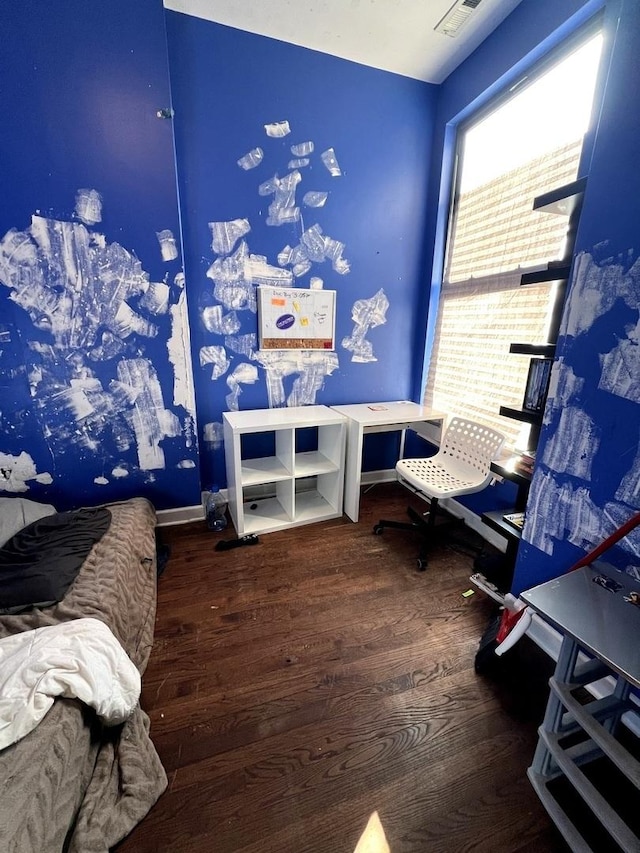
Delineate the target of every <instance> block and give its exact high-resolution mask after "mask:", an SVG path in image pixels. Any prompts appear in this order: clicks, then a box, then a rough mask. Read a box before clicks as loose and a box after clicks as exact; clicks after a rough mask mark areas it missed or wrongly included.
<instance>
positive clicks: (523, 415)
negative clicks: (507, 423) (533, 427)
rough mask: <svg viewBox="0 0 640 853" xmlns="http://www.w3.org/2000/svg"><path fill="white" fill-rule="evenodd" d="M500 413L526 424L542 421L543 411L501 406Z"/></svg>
mask: <svg viewBox="0 0 640 853" xmlns="http://www.w3.org/2000/svg"><path fill="white" fill-rule="evenodd" d="M500 414H501V415H502V416H503V417H505V418H513V420H514V421H522V422H523V423H525V424H541V423H542V412H530V411H529V410H528V409H512V408H511V407H510V406H500Z"/></svg>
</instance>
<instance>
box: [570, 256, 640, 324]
mask: <svg viewBox="0 0 640 853" xmlns="http://www.w3.org/2000/svg"><path fill="white" fill-rule="evenodd" d="M638 293H640V259H638V260H637V261H636V262H635V263H634V264H633V266H632V267H631V268H630V269H629V270H628V271H627V272H625V271H624V267H623V266H622V265H621V264H613V263H610V264H605V265H601V266H598V264H597V263H596V262H595V261H594V260H593V258H592V257H591V255H590V254H589V253H588V252H581V253H580V254H579V255H578V256H577V257H576V259H575V261H574V273H573V281H572V284H571V291H570V293H569V298H568V305H567V310H566V311H565V312H564V315H563V321H562V327H561V329H560V334H561V335H570V336H571V337H576V336H577V335H579V334H581V333H582V332H585V331H586V330H587V329H590V328H591V326H593V324H594V322H595V321H596V319H597V318H598V317H601V316H602V315H603V314H606V313H607V311H609V310H610V309H611V308H612V307H613V304H614V303H615V302H616V301H617V300H618V299H623V300H624V301H625V302H626V303H627V305H629V306H634V305H635V306H636V307H637V305H638Z"/></svg>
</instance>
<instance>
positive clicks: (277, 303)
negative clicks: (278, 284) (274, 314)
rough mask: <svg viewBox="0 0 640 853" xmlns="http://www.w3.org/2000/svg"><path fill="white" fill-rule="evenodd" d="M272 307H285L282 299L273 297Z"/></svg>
mask: <svg viewBox="0 0 640 853" xmlns="http://www.w3.org/2000/svg"><path fill="white" fill-rule="evenodd" d="M271 304H272V305H286V302H285V301H284V299H276V298H275V297H274V298H273V299H272V300H271Z"/></svg>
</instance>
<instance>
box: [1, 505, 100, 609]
mask: <svg viewBox="0 0 640 853" xmlns="http://www.w3.org/2000/svg"><path fill="white" fill-rule="evenodd" d="M110 524H111V513H110V512H109V510H108V509H106V508H105V507H88V508H84V509H79V510H76V511H74V512H59V513H55V514H54V515H47V516H45V517H44V518H40V519H38V520H37V521H34V522H32V523H31V524H29V525H27V527H25V528H23V529H22V530H20V531H19V532H18V533H16V534H15V536H13V537H12V538H11V539H9V541H8V542H7V543H6V544H5V545H4V547H2V548H0V613H18V612H20V611H21V610H24V609H26V608H29V607H32V606H39V607H44V606H46V605H49V604H53V603H55V602H57V601H61V600H62V598H63V597H64V595H65V593H66V592H67V590H68V589H69V587H70V586H71V584H72V583H73V581H74V580H75V578H76V575H77V574H78V572H79V571H80V568H81V567H82V564H83V562H84V560H85V558H86V556H87V555H88V553H89V551H90V550H91V549H92V547H93V546H94V544H95V543H96V542H98V541H99V540H100V539H101V538H102V537H103V536H104V534H105V533H106V532H107V530H108V529H109V525H110Z"/></svg>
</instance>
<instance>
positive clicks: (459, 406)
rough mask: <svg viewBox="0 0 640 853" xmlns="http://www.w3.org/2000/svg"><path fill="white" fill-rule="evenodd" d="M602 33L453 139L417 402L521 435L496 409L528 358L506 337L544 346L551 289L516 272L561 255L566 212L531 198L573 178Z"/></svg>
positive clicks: (517, 388)
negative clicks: (453, 179)
mask: <svg viewBox="0 0 640 853" xmlns="http://www.w3.org/2000/svg"><path fill="white" fill-rule="evenodd" d="M601 41H602V39H601V36H600V35H596V36H591V37H590V38H589V40H588V41H586V42H583V43H582V44H581V45H580V46H579V47H578V48H577V49H576V50H574V51H573V52H572V53H571V54H570V55H568V56H566V55H565V56H564V57H563V58H562V59H561V60H560V61H559V62H557V63H556V64H554V65H553V67H551V68H550V69H549V70H546V71H545V72H544V73H543V74H540V75H538V76H537V77H536V78H535V79H534V80H533V81H532V82H530V83H529V84H528V85H526V86H524V85H523V86H521V87H520V88H519V89H518V91H517V92H516V93H515V94H514V95H513V96H512V97H511V98H510V99H509V100H508V101H506V102H504V103H502V104H501V105H500V106H498V107H497V108H496V109H494V110H493V111H492V112H491V113H490V114H489V115H487V116H485V117H483V118H482V119H480V120H478V121H476V122H474V123H472V124H471V125H469V126H468V127H466V128H465V129H463V131H462V132H461V133H460V134H459V143H458V161H459V164H460V165H459V168H458V184H457V191H456V198H455V200H454V205H453V209H452V214H451V222H450V229H449V240H448V246H447V256H446V262H445V269H444V274H443V282H442V290H441V295H440V303H439V307H438V319H437V324H436V330H435V336H434V343H433V350H432V353H431V358H430V363H429V371H428V376H427V382H426V388H425V394H424V396H425V403H426V404H427V405H429V406H433V407H434V408H436V409H439V410H442V411H446V412H449V413H452V414H453V413H461V414H465V415H466V416H468V417H472V418H476V419H477V420H480V421H482V422H483V423H486V424H487V425H489V426H492V427H494V428H496V429H498V430H500V431H501V432H503V433H505V435H506V436H507V441H508V442H509V443H510V444H512V445H514V446H518V444H519V443H521V442H523V441H524V442H526V435H525V434H524V431H526V432H528V427H526V426H525V427H524V428H523V427H522V425H521V424H519V423H518V422H516V421H512V420H510V419H507V418H504V417H501V416H500V415H499V414H498V409H499V406H500V405H501V404H504V405H506V406H512V407H515V408H519V407H520V406H521V405H522V401H523V396H524V390H525V386H526V382H527V372H528V368H529V359H528V358H526V357H521V356H516V355H509V345H510V344H511V343H512V342H514V341H517V342H523V343H544V342H546V341H547V335H548V331H549V322H550V317H551V309H552V307H553V299H554V290H553V284H536V285H529V286H526V287H522V286H520V278H521V275H522V273H523V272H526V271H529V270H532V269H541V268H542V267H544V266H546V264H547V263H548V262H549V261H553V260H559V259H561V258H562V257H563V255H564V241H565V237H566V230H567V220H566V218H565V217H561V216H553V215H544V214H540V213H537V212H534V211H533V210H532V202H533V199H534V197H535V196H538V195H541V194H542V193H544V192H547V191H549V190H552V189H554V188H556V187H559V186H562V185H563V184H567V183H570V182H571V181H572V180H574V179H575V178H576V176H577V173H578V166H579V160H580V153H581V150H582V138H583V135H584V133H585V131H586V130H587V128H588V124H589V117H590V113H591V104H592V100H593V92H594V88H595V79H596V72H597V66H598V60H599V56H600V49H601Z"/></svg>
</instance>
